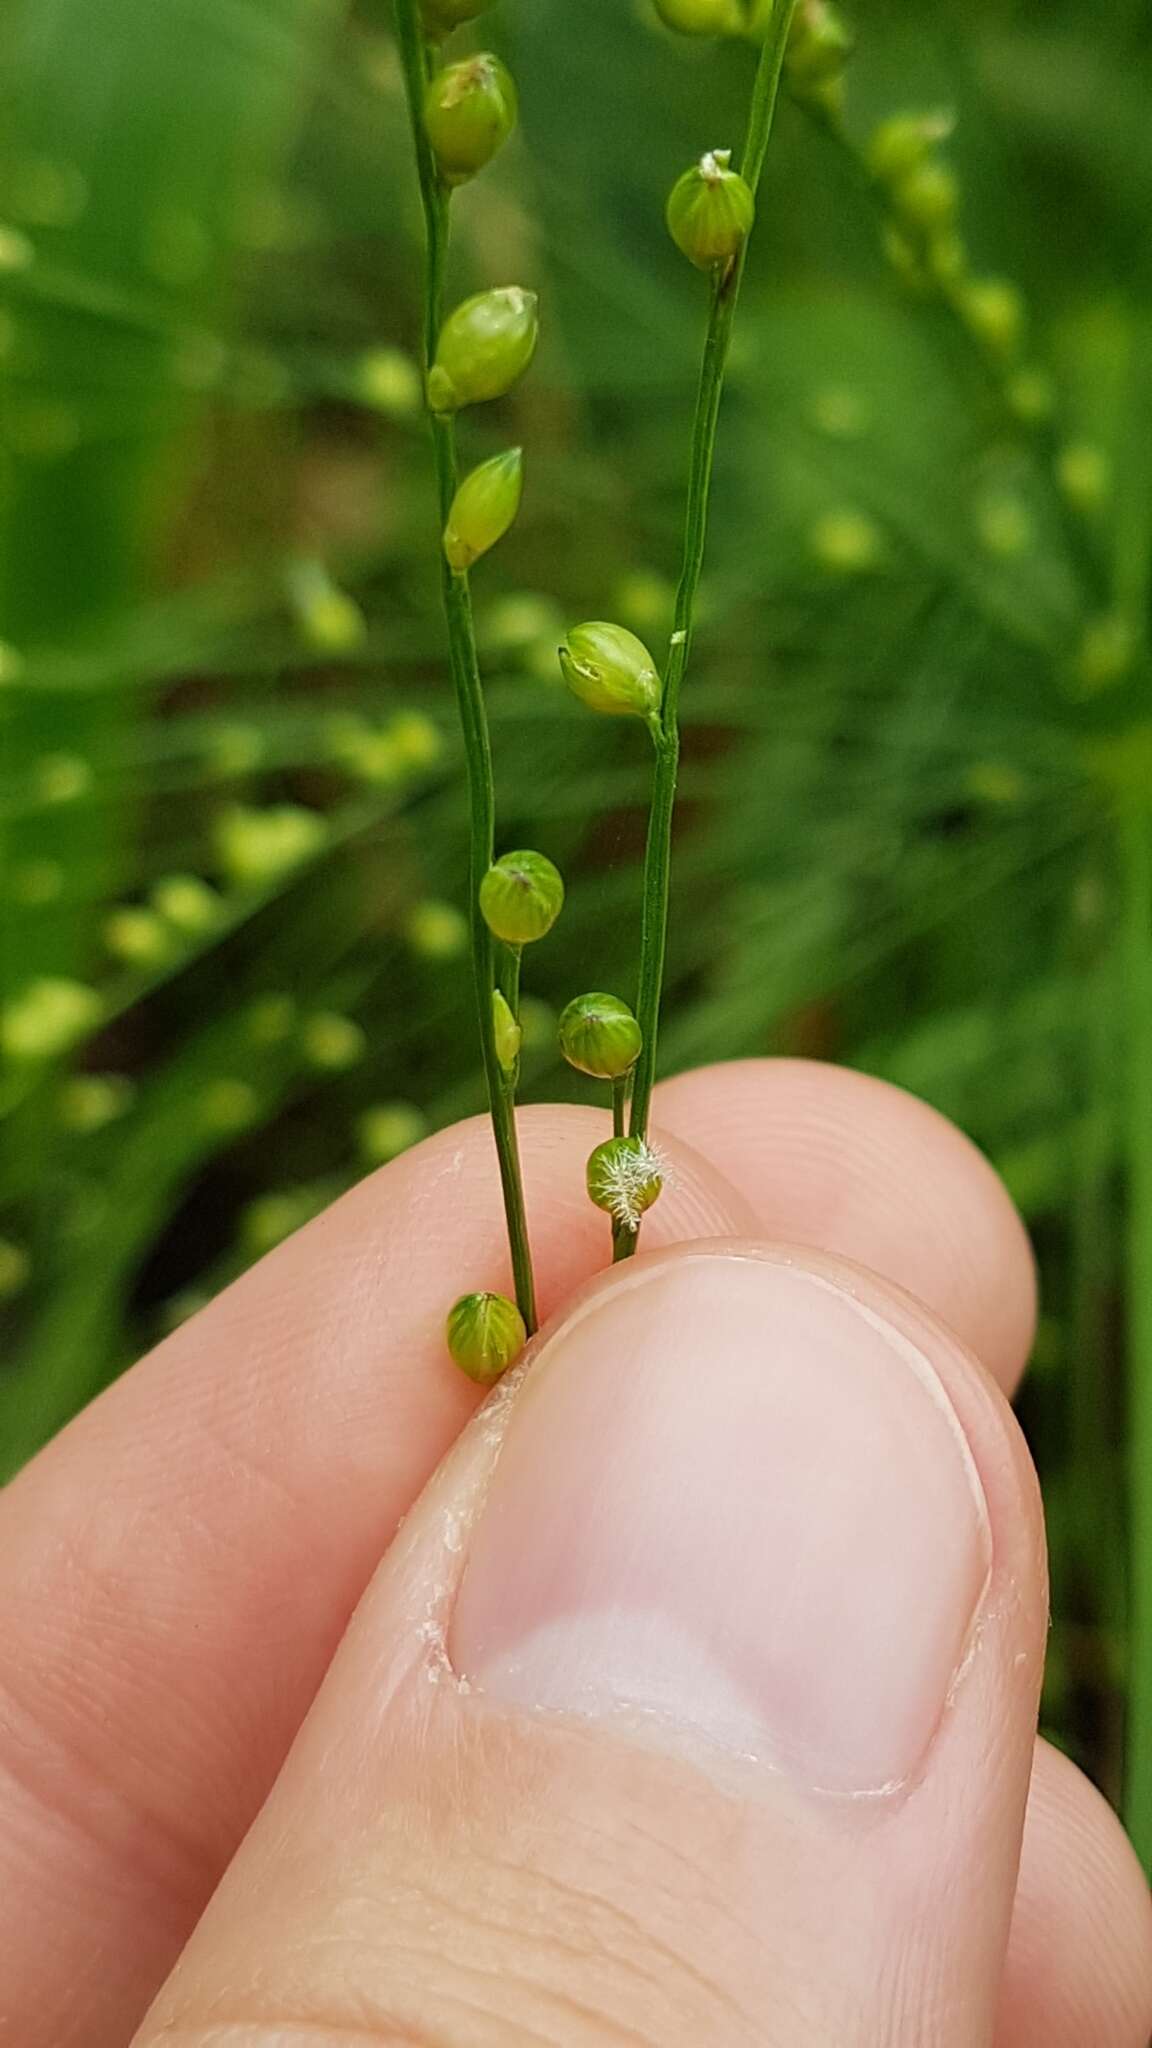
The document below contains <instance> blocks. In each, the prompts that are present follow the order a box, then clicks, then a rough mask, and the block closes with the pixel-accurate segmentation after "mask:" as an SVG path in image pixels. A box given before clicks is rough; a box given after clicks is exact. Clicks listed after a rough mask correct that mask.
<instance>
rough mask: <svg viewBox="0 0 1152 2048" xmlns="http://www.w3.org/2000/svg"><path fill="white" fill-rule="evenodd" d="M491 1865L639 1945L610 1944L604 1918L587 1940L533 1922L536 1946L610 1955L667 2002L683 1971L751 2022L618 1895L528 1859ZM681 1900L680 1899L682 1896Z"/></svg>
mask: <svg viewBox="0 0 1152 2048" xmlns="http://www.w3.org/2000/svg"><path fill="white" fill-rule="evenodd" d="M491 1868H492V1869H493V1870H494V1871H502V1872H504V1873H505V1874H506V1875H507V1876H508V1877H510V1878H512V1879H513V1880H518V1881H519V1882H520V1883H521V1884H523V1881H524V1879H525V1876H528V1878H529V1880H530V1883H531V1887H532V1898H533V1903H535V1901H536V1899H537V1898H538V1896H539V1893H540V1891H541V1889H542V1888H546V1889H547V1890H548V1892H549V1893H550V1894H551V1895H552V1896H553V1897H556V1898H559V1899H560V1900H561V1901H566V1902H568V1903H569V1904H570V1905H573V1906H575V1907H576V1908H577V1909H578V1911H579V1912H580V1913H581V1914H582V1915H583V1916H584V1917H585V1918H588V1919H591V1918H595V1920H596V1921H597V1923H599V1922H600V1921H601V1920H603V1921H606V1922H607V1924H608V1927H609V1929H610V1928H611V1927H613V1926H615V1927H617V1928H619V1929H620V1931H621V1932H622V1933H623V1934H624V1935H625V1937H626V1939H627V1941H630V1942H631V1943H632V1944H633V1945H634V1948H635V1950H636V1951H637V1952H636V1953H628V1950H627V1947H626V1946H620V1945H614V1946H612V1947H611V1948H609V1946H608V1942H607V1940H606V1938H605V1935H604V1933H603V1932H602V1930H601V1928H600V1926H599V1924H597V1926H596V1927H595V1929H594V1930H593V1929H591V1928H590V1929H589V1933H590V1935H591V1934H592V1933H593V1932H594V1934H595V1939H590V1940H589V1941H588V1942H580V1941H578V1940H576V1939H575V1938H574V1939H572V1940H570V1941H565V1940H563V1939H562V1938H561V1937H560V1935H559V1934H557V1933H554V1932H547V1931H545V1932H543V1933H541V1931H540V1930H539V1929H538V1928H533V1931H532V1939H533V1942H534V1945H535V1946H536V1947H538V1948H540V1949H550V1950H552V1951H553V1952H554V1953H555V1954H557V1955H560V1956H566V1957H574V1958H576V1960H577V1961H585V1962H587V1961H591V1960H594V1959H599V1960H604V1959H607V1960H608V1961H610V1962H611V1963H612V1964H613V1965H614V1966H615V1967H616V1968H618V1969H621V1970H623V1971H624V1972H625V1974H626V1975H627V1976H629V1977H631V1978H633V1979H635V1981H636V1982H637V1983H639V1984H641V1985H644V1986H646V1987H652V1986H655V1987H656V1988H657V1989H659V1991H660V1993H661V1996H662V1998H664V1999H665V2002H667V1998H669V1997H674V1996H675V1992H674V1989H673V1990H671V1991H669V1990H668V1989H667V1985H668V1979H669V1977H672V1978H675V1977H677V1976H678V1977H680V1978H682V1979H683V1980H684V1981H685V1982H687V1983H691V1984H694V1985H695V1986H696V1988H697V1990H699V1991H702V1992H703V1993H704V1995H705V1996H706V1997H707V1998H708V1999H709V2000H710V2002H711V2003H712V2004H713V2005H714V2006H719V2007H720V2008H722V2009H724V2010H726V2011H728V2012H729V2013H731V2014H732V2015H733V2017H735V2018H737V2019H739V2021H740V2022H741V2024H742V2025H751V2024H752V2019H751V2015H750V2014H749V2013H747V2012H746V2011H744V2009H743V2007H742V2006H741V2005H740V2003H739V2002H738V2001H737V2000H736V1999H735V1998H734V1997H733V1996H732V1994H731V1993H729V1992H727V1991H725V1990H724V1988H723V1987H722V1986H721V1985H718V1984H714V1983H712V1982H711V1981H710V1980H709V1979H707V1978H706V1977H704V1975H703V1974H702V1972H700V1971H699V1970H697V1969H696V1967H695V1966H694V1964H691V1963H689V1962H688V1961H687V1960H686V1959H685V1957H684V1956H682V1955H681V1954H680V1953H679V1952H678V1951H677V1950H675V1949H673V1948H672V1947H670V1946H669V1945H668V1944H667V1943H666V1942H664V1941H662V1940H660V1938H659V1937H658V1936H657V1935H656V1934H654V1932H653V1930H652V1929H651V1928H650V1927H649V1926H647V1925H645V1923H644V1922H643V1921H641V1920H639V1919H638V1918H637V1917H636V1916H635V1915H634V1914H631V1913H628V1912H626V1911H625V1909H624V1908H623V1907H622V1906H620V1905H618V1904H617V1903H616V1902H615V1901H614V1900H612V1899H605V1898H603V1897H601V1896H599V1895H597V1894H594V1893H592V1892H591V1891H590V1890H588V1889H586V1888H583V1887H578V1886H576V1885H573V1884H569V1883H568V1882H567V1881H566V1880H565V1879H563V1878H561V1877H558V1876H556V1875H555V1874H554V1873H552V1872H550V1871H545V1870H542V1869H541V1868H540V1866H539V1865H538V1864H528V1865H527V1867H526V1866H525V1865H523V1864H515V1863H504V1862H501V1861H499V1860H498V1859H495V1858H494V1859H492V1862H491ZM509 1895H510V1897H512V1896H514V1893H513V1892H512V1888H511V1887H509ZM647 1896H648V1897H652V1896H653V1894H652V1892H651V1891H649V1892H648V1893H647ZM441 1903H447V1901H442V1902H441ZM677 1903H678V1904H679V1901H677ZM476 1924H478V1925H481V1926H483V1925H485V1924H488V1923H486V1922H483V1921H480V1920H479V1919H478V1918H477V1922H476ZM492 1924H495V1925H498V1926H499V1928H500V1930H501V1932H504V1931H506V1930H507V1929H508V1928H509V1927H510V1926H512V1927H514V1928H518V1929H525V1928H526V1925H527V1923H526V1922H525V1921H524V1920H523V1919H519V1920H515V1919H514V1920H512V1921H509V1920H508V1919H501V1920H500V1921H499V1922H495V1923H492ZM639 1951H648V1952H649V1953H650V1956H651V1961H650V1962H649V1961H648V1960H647V1958H645V1960H641V1955H640V1953H639Z"/></svg>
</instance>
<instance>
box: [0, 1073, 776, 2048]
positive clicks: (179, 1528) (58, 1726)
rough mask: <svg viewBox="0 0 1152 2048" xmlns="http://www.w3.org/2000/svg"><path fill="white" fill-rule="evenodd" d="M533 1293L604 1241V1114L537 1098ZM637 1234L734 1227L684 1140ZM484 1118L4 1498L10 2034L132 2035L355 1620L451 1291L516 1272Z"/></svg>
mask: <svg viewBox="0 0 1152 2048" xmlns="http://www.w3.org/2000/svg"><path fill="white" fill-rule="evenodd" d="M520 1128H521V1143H522V1151H523V1157H524V1173H525V1182H526V1188H527V1196H528V1208H529V1216H530V1221H531V1230H532V1239H533V1245H534V1250H535V1254H536V1265H537V1274H538V1282H539V1290H540V1296H541V1304H542V1308H543V1311H544V1313H545V1314H546V1315H547V1314H549V1313H551V1311H552V1309H553V1308H555V1307H556V1305H557V1304H558V1303H559V1302H560V1301H561V1300H563V1298H564V1297H565V1296H566V1295H567V1294H568V1293H570V1292H571V1291H572V1289H573V1288H574V1287H576V1286H577V1285H579V1284H580V1283H581V1282H582V1281H583V1280H585V1279H586V1278H587V1277H588V1276H589V1274H591V1273H592V1272H594V1271H595V1270H596V1268H597V1267H598V1266H600V1265H602V1264H604V1263H605V1245H606V1240H607V1219H606V1218H605V1217H604V1216H602V1215H601V1214H600V1213H599V1212H598V1211H597V1210H594V1209H593V1208H592V1207H591V1205H590V1204H589V1202H588V1199H587V1196H586V1194H585V1192H584V1164H585V1161H586V1158H587V1155H588V1153H589V1152H590V1151H591V1149H592V1147H593V1146H594V1145H595V1144H596V1143H598V1142H599V1141H600V1139H602V1138H603V1137H604V1136H605V1135H606V1134H607V1128H608V1125H607V1118H606V1116H605V1115H603V1114H597V1113H596V1112H595V1111H593V1110H586V1109H576V1108H553V1107H542V1108H539V1109H530V1110H526V1111H525V1112H523V1114H522V1116H521V1119H520ZM668 1150H669V1153H670V1155H671V1166H672V1169H673V1170H672V1172H671V1173H670V1175H669V1184H668V1186H667V1188H666V1190H665V1194H664V1195H663V1197H662V1198H661V1201H660V1203H659V1205H658V1208H657V1209H656V1210H654V1211H653V1213H652V1216H651V1229H650V1232H649V1233H648V1241H649V1242H652V1243H659V1242H664V1243H673V1242H676V1241H677V1240H679V1239H684V1238H692V1237H698V1236H700V1235H705V1236H707V1235H713V1234H717V1233H721V1234H722V1233H728V1232H731V1231H732V1230H737V1231H740V1230H746V1229H747V1228H749V1227H750V1225H751V1224H752V1223H753V1222H754V1219H753V1218H752V1216H751V1212H750V1210H749V1208H748V1206H747V1204H746V1203H745V1202H744V1201H743V1199H742V1198H741V1197H740V1196H739V1195H738V1194H737V1193H736V1192H735V1190H733V1189H731V1188H729V1187H728V1186H727V1185H726V1184H725V1182H724V1181H723V1180H722V1178H721V1176H720V1175H719V1174H718V1173H717V1172H716V1171H715V1169H714V1168H712V1167H711V1166H710V1165H709V1164H708V1163H707V1162H706V1161H705V1160H703V1159H702V1158H700V1157H699V1156H698V1155H696V1154H695V1153H694V1152H693V1151H692V1150H691V1149H690V1148H689V1147H687V1146H685V1145H680V1144H676V1143H675V1142H674V1141H673V1143H672V1144H670V1146H669V1148H668ZM507 1286H508V1264H507V1251H506V1244H505V1235H504V1223H503V1212H502V1209H501V1203H500V1189H499V1180H498V1177H497V1172H496V1164H495V1155H494V1152H493V1148H492V1139H491V1133H490V1131H489V1129H488V1126H487V1124H486V1122H485V1121H482V1120H481V1119H479V1118H477V1119H475V1120H474V1121H472V1122H470V1123H467V1124H461V1125H457V1126H456V1127H455V1128H453V1129H451V1130H448V1131H444V1132H442V1133H440V1134H439V1135H438V1136H437V1137H434V1138H431V1139H429V1140H428V1141H427V1142H426V1143H425V1144H423V1145H421V1146H419V1147H417V1148H416V1149H415V1150H413V1151H412V1152H411V1153H408V1154H406V1155H405V1156H404V1157H403V1158H401V1159H398V1160H396V1161H395V1162H394V1163H393V1164H392V1165H391V1166H389V1167H386V1168H384V1169H383V1171H382V1172H380V1173H378V1174H376V1175H375V1176H373V1178H372V1179H371V1180H368V1181H366V1182H364V1183H362V1184H361V1186H359V1187H357V1188H355V1189H354V1190H353V1191H352V1193H351V1194H349V1195H347V1196H346V1197H345V1198H344V1199H343V1200H342V1201H340V1202H338V1203H337V1204H336V1205H335V1206H334V1207H333V1208H332V1209H330V1210H329V1211H328V1212H327V1213H326V1214H325V1215H323V1216H321V1217H319V1218H318V1219H317V1220H316V1221H315V1222H314V1223H312V1224H310V1225H309V1226H308V1228H307V1229H306V1230H303V1231H301V1232H300V1233H299V1234H298V1235H297V1236H296V1237H295V1238H294V1239H292V1240H290V1241H289V1242H288V1243H287V1244H285V1245H282V1246H281V1247H279V1249H278V1250H277V1251H275V1252H273V1253H272V1254H271V1255H270V1256H269V1257H268V1258H267V1259H265V1260H263V1261H262V1263H261V1264H260V1265H259V1266H257V1267H255V1268H254V1269H253V1270H252V1271H251V1272H250V1273H248V1274H246V1275H245V1276H244V1278H243V1279H242V1280H240V1281H238V1282H237V1283H236V1285H235V1286H234V1287H231V1288H229V1289H228V1290H227V1292H226V1293H225V1294H223V1295H221V1296H220V1297H219V1298H218V1300H217V1301H215V1302H214V1303H212V1304H211V1306H210V1307H209V1308H207V1309H205V1310H204V1311H203V1312H202V1313H201V1314H200V1315H199V1316H197V1317H196V1318H195V1319H194V1320H193V1321H191V1322H190V1323H188V1324H186V1325H185V1326H184V1327H183V1328H182V1329H180V1330H179V1331H178V1332H177V1333H176V1334H175V1335H174V1336H173V1337H171V1338H170V1339H169V1340H168V1341H167V1342H166V1343H165V1344H163V1345H161V1346H160V1348H159V1350H158V1351H156V1352H154V1353H153V1354H152V1356H151V1357H150V1358H147V1359H145V1360H144V1361H143V1362H142V1364H140V1365H139V1366H137V1367H136V1368H135V1369H134V1370H133V1371H132V1372H130V1373H129V1374H128V1375H127V1376H126V1377H125V1378H124V1379H123V1380H121V1381H120V1382H119V1383H118V1384H117V1385H115V1386H114V1387H112V1388H111V1389H110V1390H109V1391H108V1393H107V1394H105V1395H104V1396H102V1398H101V1399H100V1400H98V1401H97V1402H96V1403H95V1404H94V1405H93V1406H92V1407H91V1408H90V1409H89V1410H88V1411H87V1412H86V1413H85V1414H84V1415H82V1416H80V1417H79V1418H78V1419H77V1420H76V1422H74V1423H73V1424H72V1425H71V1426H70V1428H69V1429H67V1430H66V1431H65V1432H64V1433H63V1435H62V1436H61V1437H60V1438H59V1439H58V1440H57V1442H56V1443H55V1444H53V1445H50V1446H49V1448H48V1449H47V1450H46V1451H45V1452H43V1453H42V1454H41V1456H40V1457H39V1458H38V1459H36V1460H35V1461H34V1463H33V1464H32V1465H31V1466H29V1467H28V1469H27V1470H26V1471H25V1472H24V1473H23V1474H22V1475H21V1476H20V1477H19V1478H18V1479H17V1480H16V1481H15V1482H14V1483H13V1484H12V1486H11V1487H10V1488H9V1489H8V1490H7V1492H6V1493H5V1494H4V1495H3V1497H2V1498H0V1642H2V1643H3V1645H4V1658H3V1671H2V1674H0V1896H3V1897H4V1899H5V1901H6V1906H7V1912H6V1916H5V1935H6V1939H5V1942H4V1945H3V1952H2V1955H0V2033H3V2032H4V2031H5V2023H7V2027H8V2028H9V2029H10V2030H11V2035H12V2038H13V2040H18V2041H19V2042H20V2043H21V2048H113V2044H122V2043H123V2042H124V2041H125V2040H126V2039H127V2038H128V2036H129V2035H130V2034H131V2033H132V2031H133V2029H134V2028H135V2026H136V2024H137V2022H138V2021H139V2018H140V2016H141V2014H142V2012H143V2010H144V2008H145V2006H146V2005H147V2003H148V2001H149V1999H150V1997H151V1996H152V1993H153V1992H154V1990H155V1988H156V1986H157V1985H158V1983H159V1982H160V1981H161V1980H162V1978H163V1977H164V1976H165V1974H166V1973H167V1971H168V1969H169V1968H170V1967H171V1964H172V1962H173V1960H174V1958H175V1956H176V1954H177V1952H178V1951H179V1949H180V1948H181V1947H182V1945H183V1943H184V1941H185V1940H186V1938H187V1936H188V1934H189V1932H190V1931H191V1928H192V1926H193V1925H194V1924H195V1921H196V1919H197V1918H198V1917H199V1914H200V1911H201V1910H202V1908H203V1905H204V1903H205V1901H206V1900H207V1898H208V1896H209V1894H210V1893H211V1891H212V1890H213V1888H214V1886H215V1884H216V1882H217V1881H218V1879H219V1877H220V1875H221V1873H222V1871H223V1869H224V1868H225V1866H226V1865H227V1863H228V1861H229V1859H230V1857H231V1856H232V1853H233V1851H234V1850H235V1848H236V1846H237V1844H238V1842H239V1841H240V1839H241V1838H242V1836H243V1834H244V1832H245V1830H246V1829H247V1827H248V1825H249V1823H250V1822H251V1820H252V1818H253V1816H254V1815H255V1813H256V1812H257V1810H258V1809H259V1807H260V1805H261V1804H262V1802H263V1800H264V1797H265V1795H266V1793H267V1792H268V1790H269V1788H270V1786H271V1784H272V1781H273V1779H274V1778H275V1776H276V1773H277V1771H278V1770H279V1768H280V1765H281V1763H282V1761H283V1759H284V1756H285V1754H286V1752H287V1750H288V1748H289V1746H290V1744H291V1742H292V1740H293V1737H294V1736H295V1733H296V1730H297V1728H298V1726H299V1723H300V1721H301V1720H302V1719H303V1716H304V1714H305V1712H306V1711H307V1708H308V1706H309V1704H310V1702H311V1699H312V1696H313V1694H314V1693H315V1691H316V1689H317V1687H318V1685H319V1683H320V1680H321V1678H322V1677H323V1675H324V1672H325V1669H326V1667H327V1665H328V1662H329V1660H330V1658H331V1655H332V1653H333V1651H334V1649H335V1647H336V1644H337V1642H338V1640H339V1637H340V1635H341V1633H342V1631H343V1628H344V1625H345V1623H346V1621H347V1619H348V1616H349V1615H350V1613H351V1611H352V1609H353V1607H354V1606H355V1604H356V1602H357V1600H358V1599H359V1597H360V1594H361V1592H362V1591H363V1588H364V1586H365V1584H366V1583H367V1581H368V1579H369V1577H370V1576H371V1573H372V1571H373V1570H374V1568H375V1566H376V1565H377V1563H378V1562H379V1559H380V1557H381V1555H382V1553H383V1551H384V1550H385V1549H386V1548H387V1546H388V1544H389V1542H390V1541H391V1538H392V1535H393V1533H394V1531H395V1528H396V1525H397V1522H398V1521H399V1520H400V1518H401V1516H402V1515H403V1514H404V1513H405V1512H406V1510H407V1509H408V1507H409V1506H410V1505H411V1503H412V1501H413V1500H414V1499H415V1497H416V1495H417V1494H418V1493H419V1491H420V1489H421V1487H422V1486H423V1484H424V1481H425V1480H426V1478H427V1477H428V1475H429V1473H430V1472H431V1471H432V1469H433V1468H434V1466H435V1465H436V1464H437V1462H438V1461H439V1459H440V1457H441V1456H442V1454H443V1452H444V1451H445V1449H446V1448H447V1446H448V1445H449V1444H450V1443H451V1441H452V1440H453V1438H454V1437H455V1436H456V1434H457V1433H458V1431H459V1429H460V1428H461V1426H462V1425H463V1423H464V1421H465V1420H466V1418H467V1416H468V1415H469V1414H470V1413H471V1411H472V1409H473V1407H474V1406H475V1404H476V1400H477V1390H476V1389H475V1388H473V1387H471V1386H470V1385H469V1383H468V1382H467V1381H466V1380H464V1379H463V1378H461V1376H460V1374H459V1373H458V1372H457V1371H456V1369H455V1368H454V1367H453V1366H452V1365H451V1364H450V1363H449V1362H448V1360H447V1357H446V1355H445V1348H444V1317H445V1312H446V1310H447V1308H448V1306H449V1305H450V1303H451V1301H452V1299H453V1298H454V1296H455V1295H457V1294H458V1293H460V1292H463V1291H465V1290H468V1289H471V1288H483V1287H497V1288H501V1287H507Z"/></svg>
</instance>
